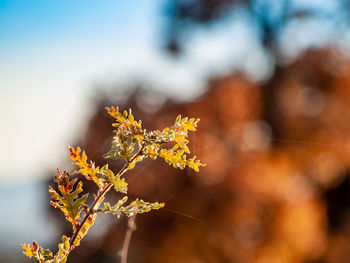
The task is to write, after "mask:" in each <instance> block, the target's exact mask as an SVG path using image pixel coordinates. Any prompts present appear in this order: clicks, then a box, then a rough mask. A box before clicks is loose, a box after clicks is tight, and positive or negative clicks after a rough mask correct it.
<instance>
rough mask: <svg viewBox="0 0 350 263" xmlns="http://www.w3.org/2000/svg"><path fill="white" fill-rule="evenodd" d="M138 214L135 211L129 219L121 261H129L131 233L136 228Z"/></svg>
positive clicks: (124, 262) (122, 262) (123, 262)
mask: <svg viewBox="0 0 350 263" xmlns="http://www.w3.org/2000/svg"><path fill="white" fill-rule="evenodd" d="M136 215H137V214H136V213H135V214H134V215H132V216H131V217H129V219H128V229H127V230H126V233H125V238H124V242H123V248H122V251H121V259H120V263H126V261H127V258H128V250H129V245H130V240H131V235H132V233H133V232H134V231H135V230H136V223H135V220H136Z"/></svg>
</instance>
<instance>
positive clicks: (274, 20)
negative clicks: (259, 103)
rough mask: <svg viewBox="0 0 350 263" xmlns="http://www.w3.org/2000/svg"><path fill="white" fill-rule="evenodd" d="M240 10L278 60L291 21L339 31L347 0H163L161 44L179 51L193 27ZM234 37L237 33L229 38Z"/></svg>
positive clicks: (347, 8) (344, 19)
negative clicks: (325, 25) (319, 24)
mask: <svg viewBox="0 0 350 263" xmlns="http://www.w3.org/2000/svg"><path fill="white" fill-rule="evenodd" d="M242 11H243V12H245V14H247V15H248V16H249V19H248V21H250V26H251V27H254V28H256V29H257V30H255V32H256V34H257V35H258V39H260V42H261V44H262V46H263V47H264V48H265V50H266V51H267V52H269V53H270V54H271V55H272V56H273V57H274V59H277V60H278V56H279V52H281V48H283V47H281V45H280V38H281V35H282V34H283V33H284V31H285V30H286V29H287V27H288V26H289V25H291V24H293V23H294V24H295V23H296V22H303V21H308V20H315V21H327V22H329V23H332V24H333V25H335V26H336V27H335V29H336V30H337V31H338V32H337V33H339V34H342V33H343V30H344V28H348V27H349V18H350V17H349V15H350V1H349V0H332V1H296V0H279V1H275V0H167V1H166V4H165V8H164V13H165V16H166V18H167V22H166V24H165V26H164V28H165V30H164V34H165V47H166V49H167V50H168V51H170V52H171V53H173V54H179V53H181V51H182V50H183V47H185V46H186V44H187V43H186V42H187V39H188V35H189V34H191V32H192V31H194V30H195V29H196V28H198V27H203V26H206V27H207V26H210V25H214V24H217V23H219V22H223V23H232V20H227V18H228V17H232V16H235V15H236V13H237V12H242ZM225 20H226V21H225ZM297 30H298V31H303V30H305V25H304V24H303V23H299V24H298V26H297ZM234 37H237V36H232V39H234Z"/></svg>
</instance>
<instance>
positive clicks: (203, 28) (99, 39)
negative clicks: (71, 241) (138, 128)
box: [0, 0, 350, 263]
mask: <svg viewBox="0 0 350 263" xmlns="http://www.w3.org/2000/svg"><path fill="white" fill-rule="evenodd" d="M0 58H1V59H0V88H1V96H0V116H1V129H0V146H1V148H0V200H1V201H2V212H1V216H0V262H30V260H29V259H26V258H25V257H24V255H22V250H21V248H20V247H19V244H22V243H30V242H31V241H32V240H33V239H34V240H36V241H37V242H38V243H39V244H40V245H42V246H44V247H48V248H50V249H52V250H54V251H56V247H57V244H58V242H59V240H60V236H61V235H62V234H66V235H70V233H71V232H70V231H71V229H70V225H69V223H67V222H66V221H65V220H64V218H63V216H62V214H61V213H59V211H56V210H55V209H53V208H51V207H50V206H49V196H48V193H47V187H48V185H53V182H52V179H53V176H54V175H55V174H54V172H55V169H56V168H57V167H58V168H60V169H61V170H67V171H70V170H71V169H72V166H71V165H70V163H71V162H70V161H69V159H68V147H67V146H68V145H72V146H75V145H79V146H81V147H82V148H83V149H85V150H86V152H87V154H88V157H89V158H90V159H92V160H94V161H95V162H96V163H97V164H99V165H101V164H104V163H106V162H107V161H108V160H107V161H106V160H104V159H103V158H102V155H103V154H104V153H105V152H106V151H107V150H108V149H109V147H110V142H111V136H112V127H111V123H112V120H111V118H110V117H108V116H107V114H106V111H105V109H104V107H106V106H109V105H119V106H120V107H121V108H123V109H124V108H129V107H131V108H132V109H133V112H134V115H135V117H136V118H137V119H141V120H143V123H144V127H145V128H147V129H161V128H163V127H165V126H169V125H171V124H172V123H173V121H174V119H175V117H176V116H177V115H178V114H182V115H183V116H190V117H196V118H198V117H199V118H201V121H200V123H199V128H198V131H197V132H196V133H195V134H191V135H190V139H191V144H190V150H191V152H192V153H193V154H195V155H197V156H198V158H199V159H201V161H202V162H204V163H207V166H206V167H204V168H202V169H201V171H200V173H199V174H194V173H192V172H191V171H189V170H183V171H179V170H174V169H173V168H171V167H169V166H168V165H167V164H166V163H164V162H162V161H161V160H156V161H145V162H144V163H142V164H141V165H140V166H139V167H138V168H137V169H136V170H135V172H134V173H130V175H128V176H127V180H128V182H129V193H130V196H131V198H142V199H144V200H146V201H159V202H165V203H166V207H165V208H164V209H161V210H159V211H154V212H151V213H148V214H145V215H141V216H138V217H137V220H136V223H137V227H138V229H137V231H136V232H135V233H134V234H133V237H132V241H131V246H130V250H129V262H174V263H175V262H191V263H192V262H193V263H201V262H213V263H215V262H247V263H265V262H266V263H279V262H281V263H282V262H283V263H285V262H286V263H289V262H290V263H299V262H300V263H324V262H331V263H336V262H344V263H345V262H349V261H350V252H349V251H350V169H349V168H350V1H349V0H280V1H275V0H163V1H160V0H152V1H151V0H145V1H133V0H130V1H112V0H110V1H109V0H104V1H98V2H96V1H90V0H85V1H81V0H76V1H68V0H60V1H44V0H37V1H21V0H11V1H10V0H0ZM110 165H111V167H113V169H118V165H117V164H113V163H110ZM86 188H87V189H88V190H90V191H94V190H96V189H95V188H94V186H93V185H89V184H86ZM108 198H109V199H111V200H115V199H116V198H118V196H113V195H109V197H108ZM126 223H127V220H126V219H125V218H120V219H116V218H113V217H109V216H104V215H101V216H100V217H99V218H98V220H97V224H96V225H95V226H94V227H93V228H92V229H91V230H90V231H89V234H88V236H87V237H86V238H85V239H84V241H83V242H82V244H81V246H80V247H79V248H78V249H76V250H74V251H73V252H72V254H71V257H70V259H69V261H68V262H119V254H118V253H119V251H120V248H121V246H122V241H123V239H124V234H125V230H126Z"/></svg>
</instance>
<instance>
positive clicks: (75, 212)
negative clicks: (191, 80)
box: [22, 106, 204, 263]
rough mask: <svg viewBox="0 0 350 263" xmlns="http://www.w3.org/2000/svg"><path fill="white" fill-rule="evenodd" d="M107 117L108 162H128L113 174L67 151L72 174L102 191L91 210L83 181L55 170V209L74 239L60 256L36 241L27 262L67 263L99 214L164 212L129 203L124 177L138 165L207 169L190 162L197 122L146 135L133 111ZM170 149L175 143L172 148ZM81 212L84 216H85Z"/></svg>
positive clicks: (181, 121)
mask: <svg viewBox="0 0 350 263" xmlns="http://www.w3.org/2000/svg"><path fill="white" fill-rule="evenodd" d="M107 111H108V113H109V114H110V115H111V116H112V117H113V118H114V119H115V122H114V123H113V124H112V126H113V127H114V128H115V130H114V137H113V140H112V147H111V149H110V151H108V152H107V153H106V154H105V155H104V157H105V158H111V159H114V160H124V166H123V167H122V168H121V169H120V170H119V171H118V172H117V173H114V172H113V171H112V170H111V169H109V168H108V165H107V164H106V165H104V166H102V167H99V166H96V165H95V163H94V162H92V161H88V158H87V155H86V154H85V152H84V151H82V150H81V149H80V147H76V148H74V147H69V150H70V155H69V157H70V159H71V160H72V161H73V163H72V164H73V165H74V166H76V167H77V168H78V169H77V170H75V171H74V174H81V175H83V176H84V177H85V179H86V180H88V181H93V182H94V183H95V184H96V185H97V187H98V191H97V193H96V194H94V196H93V202H92V204H91V205H90V206H89V205H88V202H87V201H88V196H89V194H88V193H87V194H83V195H81V193H82V192H83V182H82V180H79V179H78V178H74V179H71V177H72V176H71V175H70V174H68V173H67V172H64V173H61V172H60V171H59V170H58V169H57V176H56V177H55V179H54V182H55V183H56V184H57V187H58V191H56V190H54V189H53V187H51V186H50V187H49V193H50V195H51V199H52V200H51V202H50V204H51V206H53V207H54V208H58V209H60V210H61V211H62V212H63V214H64V216H65V219H66V220H67V221H69V222H70V223H71V224H72V235H71V237H67V236H65V235H63V236H62V243H60V244H59V245H58V248H59V250H58V252H57V253H56V254H55V255H54V254H53V253H52V252H51V251H50V250H48V249H47V250H45V249H43V248H42V247H41V246H39V245H38V244H37V243H36V242H35V241H33V244H32V245H26V244H24V245H23V246H22V247H23V249H24V254H25V255H26V256H27V257H29V258H32V257H33V258H34V259H36V260H37V261H39V262H41V263H44V262H46V263H64V262H66V261H67V257H68V255H69V253H70V252H71V251H72V250H73V249H74V248H75V247H77V246H79V245H80V242H81V240H82V239H83V238H84V237H85V235H86V234H87V232H88V230H89V228H90V227H91V226H92V225H94V223H95V220H96V217H97V214H98V213H110V214H112V215H116V216H118V217H120V216H121V215H126V216H128V217H130V216H133V215H136V214H140V213H145V212H149V211H150V210H152V209H160V208H162V207H163V206H164V203H158V202H153V203H150V202H145V201H143V200H142V199H136V200H134V201H132V202H130V203H127V201H128V195H127V191H128V183H127V182H126V180H125V178H123V176H124V175H125V173H126V172H127V171H129V170H132V169H133V168H134V167H135V165H136V164H137V163H139V162H141V161H143V160H144V159H147V158H148V157H150V158H152V159H156V158H157V157H160V158H163V159H164V160H165V161H166V162H167V163H168V164H169V165H172V166H173V167H174V168H180V169H184V168H185V167H189V168H192V169H193V170H195V171H196V172H198V171H199V167H200V166H204V164H202V163H201V162H200V161H199V160H197V159H196V157H195V156H194V157H192V158H189V159H188V158H187V155H186V154H189V153H190V151H189V149H188V147H187V144H188V143H189V141H188V139H186V138H187V136H188V131H195V130H196V127H197V123H198V122H199V119H193V118H191V119H188V118H181V116H178V117H177V118H176V121H175V124H174V125H173V126H170V127H167V128H165V129H163V130H161V131H160V130H155V131H150V132H149V131H147V130H145V129H143V128H142V126H141V124H142V123H141V121H136V120H135V119H134V116H133V115H132V113H131V110H129V112H127V111H124V112H122V113H121V112H120V111H119V109H118V107H113V106H112V107H110V108H107ZM169 144H171V145H170V146H169ZM111 189H114V190H115V191H116V192H120V193H122V194H124V196H123V197H122V198H121V199H119V200H118V201H117V202H116V203H115V204H114V205H111V204H110V203H109V202H103V201H104V199H105V195H106V193H107V192H108V191H110V190H111ZM82 213H84V214H85V215H84V216H82Z"/></svg>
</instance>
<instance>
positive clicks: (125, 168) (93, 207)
mask: <svg viewBox="0 0 350 263" xmlns="http://www.w3.org/2000/svg"><path fill="white" fill-rule="evenodd" d="M143 147H144V146H143V145H142V147H140V149H139V151H138V152H137V153H136V154H135V155H134V156H133V157H132V158H131V160H130V161H127V162H126V163H125V164H124V166H123V167H122V168H121V169H120V170H119V172H118V174H117V175H119V176H120V175H122V174H124V173H125V172H126V170H127V168H128V165H129V163H130V162H132V161H133V160H135V158H136V157H138V156H139V155H140V154H141V153H142V150H143ZM112 187H113V184H112V183H109V184H108V185H107V186H106V188H105V189H103V191H102V192H100V193H98V195H97V196H96V199H95V201H94V202H93V204H92V205H91V207H90V209H89V210H88V212H87V213H86V214H85V216H84V218H83V221H82V222H81V224H79V227H78V228H77V229H76V231H75V232H74V233H73V235H72V237H71V239H70V242H69V244H70V251H72V250H73V249H74V241H75V240H76V239H77V237H78V234H79V232H80V230H81V229H82V227H83V226H84V224H85V223H86V221H87V220H88V218H89V217H90V216H91V215H93V214H94V213H95V209H96V208H98V207H97V206H98V203H99V202H100V200H101V199H102V198H103V197H104V196H105V195H106V194H107V193H108V191H109V190H111V188H112Z"/></svg>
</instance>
